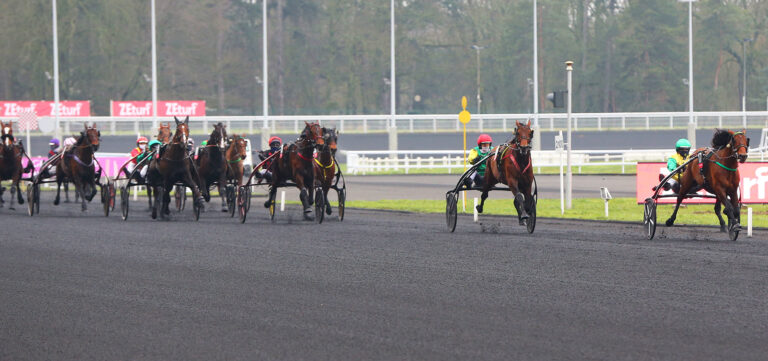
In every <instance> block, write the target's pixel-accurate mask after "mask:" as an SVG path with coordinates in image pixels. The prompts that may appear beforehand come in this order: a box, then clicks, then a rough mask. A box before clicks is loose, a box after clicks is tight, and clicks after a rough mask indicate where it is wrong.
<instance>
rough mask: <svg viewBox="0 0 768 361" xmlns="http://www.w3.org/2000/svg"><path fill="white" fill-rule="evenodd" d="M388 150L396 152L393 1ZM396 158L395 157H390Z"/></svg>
mask: <svg viewBox="0 0 768 361" xmlns="http://www.w3.org/2000/svg"><path fill="white" fill-rule="evenodd" d="M389 10H390V14H389V62H390V64H389V81H390V86H389V117H390V124H389V129H388V130H389V150H391V151H395V150H397V120H396V119H395V114H396V112H397V96H396V94H395V93H396V90H397V85H396V84H397V83H396V81H397V78H396V77H395V0H390V2H389ZM392 157H397V155H394V153H393V155H392Z"/></svg>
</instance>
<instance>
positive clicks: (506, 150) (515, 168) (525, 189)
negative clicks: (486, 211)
mask: <svg viewBox="0 0 768 361" xmlns="http://www.w3.org/2000/svg"><path fill="white" fill-rule="evenodd" d="M515 123H516V124H517V127H516V128H515V136H514V138H512V140H511V141H509V142H507V143H504V144H501V145H499V146H497V147H496V148H495V149H494V150H493V154H492V155H491V156H490V157H488V159H486V171H485V178H484V179H483V181H484V182H483V189H482V192H483V194H482V196H481V200H480V204H479V205H478V206H477V213H483V204H485V199H486V198H488V191H489V190H490V189H491V188H492V187H493V186H494V185H496V184H497V183H503V184H506V185H507V186H508V187H509V190H510V191H511V192H512V194H514V195H515V202H514V204H515V209H517V217H518V220H519V221H520V224H521V225H523V224H525V222H526V221H527V220H528V218H529V214H528V212H529V210H530V209H531V205H532V203H533V202H534V198H533V182H534V178H533V167H532V166H531V139H532V138H533V130H531V121H530V120H529V121H528V122H527V123H525V124H523V123H520V122H518V121H515Z"/></svg>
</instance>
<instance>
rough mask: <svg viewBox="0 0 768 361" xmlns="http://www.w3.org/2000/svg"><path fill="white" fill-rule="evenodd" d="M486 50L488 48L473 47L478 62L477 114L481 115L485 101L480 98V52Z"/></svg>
mask: <svg viewBox="0 0 768 361" xmlns="http://www.w3.org/2000/svg"><path fill="white" fill-rule="evenodd" d="M485 48H487V46H480V45H472V49H475V54H476V55H477V57H476V59H477V61H476V62H475V64H476V67H477V114H480V105H481V104H482V102H483V99H482V98H481V97H480V50H483V49H485Z"/></svg>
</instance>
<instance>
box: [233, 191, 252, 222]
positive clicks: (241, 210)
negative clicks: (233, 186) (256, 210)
mask: <svg viewBox="0 0 768 361" xmlns="http://www.w3.org/2000/svg"><path fill="white" fill-rule="evenodd" d="M248 188H249V187H237V199H236V200H235V202H236V203H237V214H238V216H239V217H240V223H245V217H246V215H247V214H248Z"/></svg>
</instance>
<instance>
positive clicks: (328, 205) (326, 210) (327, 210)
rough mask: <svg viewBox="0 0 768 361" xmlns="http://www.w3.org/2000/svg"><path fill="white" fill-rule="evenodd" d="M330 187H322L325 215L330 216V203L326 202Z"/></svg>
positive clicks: (331, 211) (331, 212)
mask: <svg viewBox="0 0 768 361" xmlns="http://www.w3.org/2000/svg"><path fill="white" fill-rule="evenodd" d="M329 189H330V187H328V186H323V198H324V199H325V214H327V215H329V216H330V215H331V214H333V210H332V209H331V203H329V202H328V190H329Z"/></svg>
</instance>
